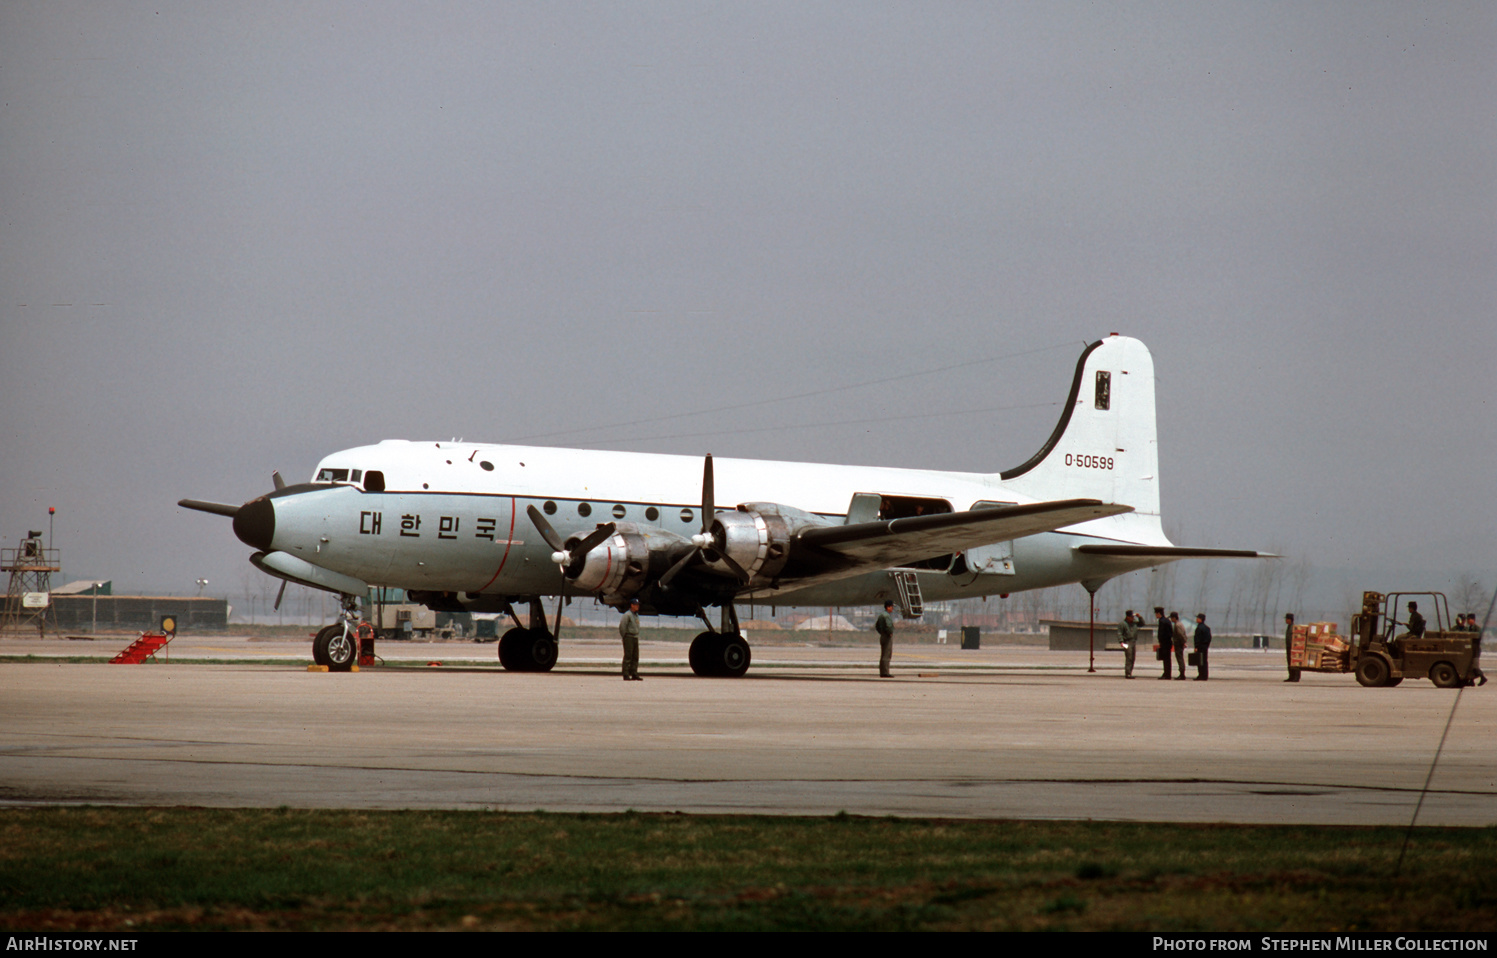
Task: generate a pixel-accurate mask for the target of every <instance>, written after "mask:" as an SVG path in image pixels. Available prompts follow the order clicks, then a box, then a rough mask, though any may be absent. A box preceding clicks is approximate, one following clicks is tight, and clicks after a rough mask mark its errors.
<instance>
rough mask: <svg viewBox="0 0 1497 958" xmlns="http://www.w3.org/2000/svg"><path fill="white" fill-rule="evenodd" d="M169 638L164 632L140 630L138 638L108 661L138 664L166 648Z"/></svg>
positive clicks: (170, 638)
mask: <svg viewBox="0 0 1497 958" xmlns="http://www.w3.org/2000/svg"><path fill="white" fill-rule="evenodd" d="M171 640H172V637H171V636H170V635H167V634H166V633H164V632H142V633H141V634H140V638H138V639H136V640H135V641H134V642H131V643H130V646H129V648H127V649H125V651H123V652H121V653H120V654H119V655H116V656H115V657H114V658H112V659H110V660H109V661H110V663H111V664H113V663H119V664H121V665H139V664H140V663H142V662H144V661H145V660H146V659H149V658H151V657H152V656H154V655H155V654H156V653H157V652H160V651H161V650H162V649H164V648H166V644H167V643H168V642H170V641H171Z"/></svg>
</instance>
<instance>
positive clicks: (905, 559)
mask: <svg viewBox="0 0 1497 958" xmlns="http://www.w3.org/2000/svg"><path fill="white" fill-rule="evenodd" d="M1132 511H1133V507H1132V506H1124V505H1118V504H1115V503H1105V502H1102V501H1101V500H1099V499H1061V500H1058V501H1056V502H1035V503H1030V504H1028V505H1022V506H1003V507H1001V508H997V509H974V510H969V511H966V512H944V513H940V514H938V515H933V516H906V517H904V518H901V519H880V520H877V521H874V522H859V523H856V524H854V525H849V526H817V527H814V528H810V529H804V530H802V531H801V532H800V534H799V535H798V536H796V544H797V545H798V546H808V547H810V548H811V549H812V550H817V551H821V552H823V553H824V554H825V553H831V554H833V555H835V556H837V557H839V558H841V559H844V560H849V561H852V562H855V563H857V564H858V565H861V566H865V567H869V566H872V567H888V566H898V565H904V564H906V563H910V562H917V561H919V560H921V559H929V558H931V557H932V556H938V555H943V554H945V553H948V552H960V551H962V550H963V549H971V548H975V547H977V546H983V545H990V544H991V543H994V542H1003V541H1005V540H1009V539H1020V538H1023V537H1024V536H1032V535H1038V534H1039V533H1041V532H1053V531H1055V530H1056V529H1063V528H1065V527H1066V526H1074V525H1076V524H1078V523H1081V522H1088V521H1090V520H1092V519H1101V518H1104V517H1106V516H1116V515H1120V514H1122V513H1124V512H1132Z"/></svg>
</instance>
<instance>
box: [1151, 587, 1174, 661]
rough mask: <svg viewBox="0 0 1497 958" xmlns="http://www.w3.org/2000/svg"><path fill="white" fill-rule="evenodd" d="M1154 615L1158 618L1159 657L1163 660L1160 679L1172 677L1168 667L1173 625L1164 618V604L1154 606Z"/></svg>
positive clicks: (1172, 640) (1172, 639)
mask: <svg viewBox="0 0 1497 958" xmlns="http://www.w3.org/2000/svg"><path fill="white" fill-rule="evenodd" d="M1154 615H1155V617H1156V618H1158V619H1159V623H1158V625H1159V657H1160V658H1161V659H1163V660H1164V674H1163V675H1161V676H1160V679H1169V678H1173V677H1174V676H1173V675H1172V674H1171V669H1170V646H1171V645H1172V644H1173V642H1174V638H1175V626H1174V625H1173V623H1171V622H1170V620H1169V619H1167V618H1165V615H1164V606H1162V605H1156V606H1154Z"/></svg>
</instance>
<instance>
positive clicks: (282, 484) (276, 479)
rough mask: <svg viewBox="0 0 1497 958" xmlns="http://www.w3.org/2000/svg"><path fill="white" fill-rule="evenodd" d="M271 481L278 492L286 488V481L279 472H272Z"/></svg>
mask: <svg viewBox="0 0 1497 958" xmlns="http://www.w3.org/2000/svg"><path fill="white" fill-rule="evenodd" d="M270 481H271V482H273V483H275V487H276V489H277V490H280V489H284V488H286V480H284V479H282V478H281V473H280V471H279V470H273V471H272V472H271V474H270Z"/></svg>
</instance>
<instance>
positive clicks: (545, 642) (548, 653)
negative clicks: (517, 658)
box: [522, 629, 559, 672]
mask: <svg viewBox="0 0 1497 958" xmlns="http://www.w3.org/2000/svg"><path fill="white" fill-rule="evenodd" d="M522 648H523V650H524V658H525V668H524V671H526V672H549V671H551V668H552V666H554V665H556V656H557V653H558V651H559V650H558V649H557V647H556V640H555V639H553V638H551V633H550V632H547V631H546V630H545V629H527V630H526V634H525V644H524V646H522Z"/></svg>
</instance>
